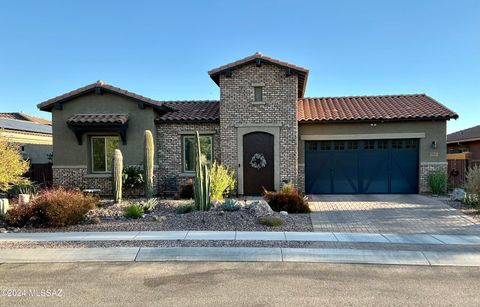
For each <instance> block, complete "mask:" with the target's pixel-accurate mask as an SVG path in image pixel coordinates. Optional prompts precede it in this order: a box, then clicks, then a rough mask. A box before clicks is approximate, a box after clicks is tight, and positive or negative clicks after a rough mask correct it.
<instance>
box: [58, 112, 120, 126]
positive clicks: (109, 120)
mask: <svg viewBox="0 0 480 307" xmlns="http://www.w3.org/2000/svg"><path fill="white" fill-rule="evenodd" d="M127 122H128V115H126V114H75V115H74V116H72V117H70V118H69V119H68V120H67V124H69V125H112V124H114V125H123V124H125V123H127Z"/></svg>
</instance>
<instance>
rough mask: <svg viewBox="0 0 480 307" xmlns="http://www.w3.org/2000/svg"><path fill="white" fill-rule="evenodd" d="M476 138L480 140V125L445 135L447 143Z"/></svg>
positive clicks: (474, 139)
mask: <svg viewBox="0 0 480 307" xmlns="http://www.w3.org/2000/svg"><path fill="white" fill-rule="evenodd" d="M476 140H480V125H478V126H475V127H471V128H468V129H464V130H460V131H457V132H454V133H450V134H449V135H447V143H457V142H468V141H476Z"/></svg>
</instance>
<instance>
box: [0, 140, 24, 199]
mask: <svg viewBox="0 0 480 307" xmlns="http://www.w3.org/2000/svg"><path fill="white" fill-rule="evenodd" d="M0 153H1V154H0V191H7V190H8V189H9V188H10V187H11V186H12V185H14V184H19V183H22V182H24V181H25V178H24V177H22V176H23V175H24V174H25V173H26V172H27V171H28V167H29V163H28V162H27V161H25V160H23V158H22V154H21V153H20V150H19V147H18V145H16V144H14V143H12V142H8V140H7V139H6V138H4V137H3V136H0Z"/></svg>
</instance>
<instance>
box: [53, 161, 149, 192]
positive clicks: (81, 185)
mask: <svg viewBox="0 0 480 307" xmlns="http://www.w3.org/2000/svg"><path fill="white" fill-rule="evenodd" d="M52 171H53V184H54V185H56V186H63V187H65V188H71V189H74V188H77V189H80V190H84V189H100V190H101V193H100V194H101V195H108V196H110V195H112V182H111V181H110V177H108V176H107V177H103V176H102V177H100V176H95V175H92V174H88V171H87V168H79V167H71V168H70V167H62V168H58V167H54V168H53V169H52ZM153 187H154V193H155V194H157V193H158V177H157V176H155V177H154V178H153ZM134 194H139V193H130V194H129V193H126V192H125V193H124V196H125V197H128V196H129V195H134ZM140 194H143V190H142V192H141V193H140Z"/></svg>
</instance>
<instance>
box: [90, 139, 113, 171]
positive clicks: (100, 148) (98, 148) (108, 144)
mask: <svg viewBox="0 0 480 307" xmlns="http://www.w3.org/2000/svg"><path fill="white" fill-rule="evenodd" d="M91 147H92V172H93V173H107V172H110V171H111V170H112V157H113V152H114V151H115V149H117V148H118V137H116V136H92V138H91Z"/></svg>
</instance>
